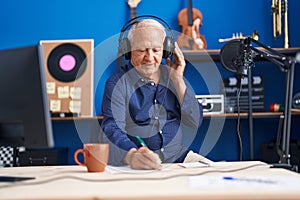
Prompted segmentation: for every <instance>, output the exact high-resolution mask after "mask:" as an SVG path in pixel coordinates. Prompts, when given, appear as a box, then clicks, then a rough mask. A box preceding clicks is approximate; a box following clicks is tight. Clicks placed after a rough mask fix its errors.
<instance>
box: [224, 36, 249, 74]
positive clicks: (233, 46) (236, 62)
mask: <svg viewBox="0 0 300 200" xmlns="http://www.w3.org/2000/svg"><path fill="white" fill-rule="evenodd" d="M220 59H221V64H222V65H223V67H224V68H226V69H227V70H228V71H231V72H234V73H236V74H237V75H238V76H241V77H243V76H246V75H248V69H249V68H250V67H253V66H254V62H253V54H252V50H251V49H250V41H249V40H248V39H244V40H231V41H229V42H227V43H226V44H225V45H224V46H223V47H222V48H221V51H220Z"/></svg>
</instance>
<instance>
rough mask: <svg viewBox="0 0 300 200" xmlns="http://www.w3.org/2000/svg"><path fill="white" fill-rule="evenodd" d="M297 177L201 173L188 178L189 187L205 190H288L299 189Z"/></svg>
mask: <svg viewBox="0 0 300 200" xmlns="http://www.w3.org/2000/svg"><path fill="white" fill-rule="evenodd" d="M299 185H300V178H299V177H291V176H289V177H286V176H234V175H232V176H230V175H229V176H226V177H225V176H220V175H202V176H194V177H190V178H189V187H190V188H192V189H205V190H210V189H211V190H216V189H222V190H239V189H241V190H243V189H245V188H247V189H253V190H255V189H257V190H267V189H275V190H280V189H284V190H288V189H297V188H298V189H299Z"/></svg>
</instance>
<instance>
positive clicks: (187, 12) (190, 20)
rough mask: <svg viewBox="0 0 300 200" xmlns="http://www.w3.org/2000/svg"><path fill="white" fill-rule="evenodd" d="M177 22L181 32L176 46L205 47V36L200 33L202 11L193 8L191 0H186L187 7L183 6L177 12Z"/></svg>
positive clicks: (186, 47)
mask: <svg viewBox="0 0 300 200" xmlns="http://www.w3.org/2000/svg"><path fill="white" fill-rule="evenodd" d="M178 23H179V26H181V29H182V33H181V34H180V35H179V36H178V38H177V43H178V46H179V47H180V48H181V49H186V50H201V49H206V47H207V44H206V40H205V37H204V36H203V35H201V34H200V27H201V26H202V13H201V11H200V10H198V9H196V8H193V6H192V0H188V8H184V9H182V10H181V11H180V12H179V13H178Z"/></svg>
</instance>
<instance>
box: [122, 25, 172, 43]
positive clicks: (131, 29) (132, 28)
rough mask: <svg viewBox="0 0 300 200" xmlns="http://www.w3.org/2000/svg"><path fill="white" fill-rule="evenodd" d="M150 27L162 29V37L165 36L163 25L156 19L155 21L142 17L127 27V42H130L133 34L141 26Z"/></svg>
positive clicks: (141, 27)
mask: <svg viewBox="0 0 300 200" xmlns="http://www.w3.org/2000/svg"><path fill="white" fill-rule="evenodd" d="M150 27H151V28H155V29H158V30H159V29H161V30H162V31H163V35H164V38H165V37H166V32H165V27H164V26H163V25H162V24H161V23H159V22H158V21H156V20H154V19H143V20H141V21H139V22H137V23H135V24H133V25H132V26H131V28H130V29H129V31H128V35H127V38H128V40H129V42H130V43H132V41H133V38H134V34H135V32H136V31H137V30H139V29H143V28H146V29H148V28H150Z"/></svg>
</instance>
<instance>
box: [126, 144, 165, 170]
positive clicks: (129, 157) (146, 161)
mask: <svg viewBox="0 0 300 200" xmlns="http://www.w3.org/2000/svg"><path fill="white" fill-rule="evenodd" d="M124 162H125V163H127V164H128V165H130V167H131V168H132V169H160V167H161V165H160V164H161V160H160V158H159V156H158V155H157V154H156V153H154V152H153V151H151V150H150V149H148V148H147V147H140V148H139V149H130V150H129V151H128V153H127V154H126V156H125V157H124Z"/></svg>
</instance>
